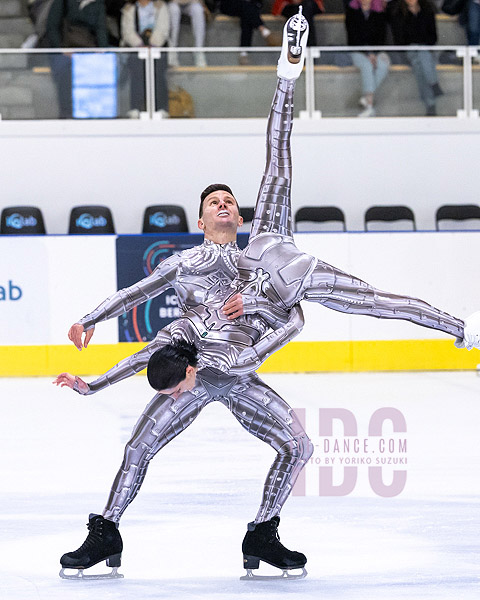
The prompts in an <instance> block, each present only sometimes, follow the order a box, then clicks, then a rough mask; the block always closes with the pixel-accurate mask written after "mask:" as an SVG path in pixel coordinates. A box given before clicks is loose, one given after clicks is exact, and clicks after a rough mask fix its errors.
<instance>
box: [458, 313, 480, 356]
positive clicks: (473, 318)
mask: <svg viewBox="0 0 480 600" xmlns="http://www.w3.org/2000/svg"><path fill="white" fill-rule="evenodd" d="M455 346H456V347H457V348H466V349H467V350H472V348H480V311H478V312H474V313H473V315H470V316H469V317H467V318H466V319H465V327H464V329H463V339H460V338H458V339H457V341H456V342H455Z"/></svg>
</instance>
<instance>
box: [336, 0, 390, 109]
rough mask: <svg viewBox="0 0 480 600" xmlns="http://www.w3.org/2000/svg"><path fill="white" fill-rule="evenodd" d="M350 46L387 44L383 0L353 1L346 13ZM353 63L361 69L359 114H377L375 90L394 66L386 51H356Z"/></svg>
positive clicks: (353, 55) (353, 53) (353, 54)
mask: <svg viewBox="0 0 480 600" xmlns="http://www.w3.org/2000/svg"><path fill="white" fill-rule="evenodd" d="M345 25H346V28H347V38H348V45H349V46H382V45H384V44H385V36H386V29H387V21H386V15H385V3H384V2H383V0H351V2H350V3H349V5H348V6H347V10H346V13H345ZM352 60H353V64H354V65H355V66H356V67H358V69H360V75H361V78H362V95H361V96H360V99H359V104H360V105H361V106H362V107H363V110H362V111H361V112H360V114H359V115H358V116H359V117H374V116H375V108H374V107H373V102H374V97H375V92H376V91H377V89H378V88H379V87H380V85H381V84H382V82H383V81H384V79H385V77H386V76H387V74H388V70H389V68H390V59H389V58H388V55H387V54H386V53H385V52H370V51H369V52H352Z"/></svg>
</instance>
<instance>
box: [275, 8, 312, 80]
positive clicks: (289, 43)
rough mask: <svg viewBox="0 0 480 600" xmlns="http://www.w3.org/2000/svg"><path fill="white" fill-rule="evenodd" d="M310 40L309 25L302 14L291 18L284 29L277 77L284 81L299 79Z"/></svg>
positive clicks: (300, 12)
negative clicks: (308, 40)
mask: <svg viewBox="0 0 480 600" xmlns="http://www.w3.org/2000/svg"><path fill="white" fill-rule="evenodd" d="M307 39H308V23H307V19H305V17H304V16H303V14H302V7H301V6H300V7H299V9H298V14H296V15H293V17H290V19H288V21H287V22H286V23H285V27H284V28H283V43H282V52H281V54H280V58H279V59H278V66H277V75H278V77H281V78H282V79H298V77H300V74H301V72H302V69H303V64H304V62H305V48H306V46H307Z"/></svg>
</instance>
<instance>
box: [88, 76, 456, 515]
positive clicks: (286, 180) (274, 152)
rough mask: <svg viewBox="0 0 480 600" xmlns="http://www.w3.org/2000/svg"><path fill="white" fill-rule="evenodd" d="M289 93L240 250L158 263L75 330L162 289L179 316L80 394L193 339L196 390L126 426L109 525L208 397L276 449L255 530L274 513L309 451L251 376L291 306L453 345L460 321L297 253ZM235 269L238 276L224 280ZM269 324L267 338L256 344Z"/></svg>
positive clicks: (278, 113)
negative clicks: (371, 319) (307, 303)
mask: <svg viewBox="0 0 480 600" xmlns="http://www.w3.org/2000/svg"><path fill="white" fill-rule="evenodd" d="M294 87H295V81H293V80H284V79H279V80H278V84H277V89H276V93H275V97H274V101H273V105H272V110H271V113H270V118H269V124H268V131H267V166H266V170H265V174H264V177H263V181H262V184H261V187H260V192H259V197H258V200H257V207H256V212H255V217H254V220H253V223H252V231H251V235H250V240H249V245H248V246H247V248H246V249H245V250H244V251H243V253H242V254H240V252H239V250H238V248H237V246H236V245H235V244H226V245H223V246H222V245H218V244H214V243H212V242H209V241H205V242H204V244H203V245H202V246H200V247H197V248H193V249H191V250H187V251H185V252H182V253H181V254H179V255H176V256H173V257H171V258H169V259H167V260H166V261H164V262H163V263H161V264H160V265H159V266H158V267H157V268H156V270H155V271H154V272H153V273H152V275H150V276H149V277H147V278H146V279H144V280H142V281H141V282H139V283H138V284H136V285H134V286H132V287H130V288H128V289H125V290H121V291H119V292H117V293H116V294H115V295H114V296H112V297H111V298H109V299H107V300H106V301H105V302H104V303H103V304H101V305H100V306H99V307H98V308H97V309H96V310H95V311H94V312H93V313H91V314H90V315H87V316H86V317H85V318H84V319H82V320H81V321H80V323H81V324H83V326H84V328H85V329H88V328H89V327H91V326H93V325H94V324H95V323H97V322H99V321H102V320H104V319H107V318H113V317H116V316H119V315H120V314H122V313H123V312H124V311H127V310H130V309H131V308H133V307H134V306H136V305H137V304H139V303H140V302H144V301H146V300H147V299H149V298H152V297H154V296H156V295H158V294H160V293H162V292H163V291H164V290H165V289H166V288H167V287H170V286H172V287H174V288H175V290H176V292H177V296H178V298H179V304H180V306H181V308H182V309H183V310H184V311H185V312H184V314H183V315H182V317H180V319H178V320H177V321H175V322H174V323H172V324H170V325H169V326H168V327H167V328H166V329H164V330H162V331H161V332H159V334H158V335H157V337H156V338H155V340H154V341H153V342H151V343H150V344H148V345H147V346H146V347H145V348H144V349H143V350H141V351H140V352H138V353H136V354H134V355H133V356H131V357H130V358H128V359H125V360H124V361H121V362H120V363H119V364H118V365H116V366H115V367H113V368H112V369H111V370H110V371H109V372H107V373H106V374H105V375H103V376H101V377H100V378H99V379H97V380H96V381H94V382H93V383H91V384H90V392H89V393H94V392H96V391H98V390H100V389H102V388H103V387H105V386H107V385H110V384H112V383H115V382H117V381H120V380H121V379H124V378H125V377H128V376H130V375H132V374H134V373H136V372H138V371H140V370H142V369H143V368H145V366H146V365H147V363H148V359H149V357H150V356H151V354H152V353H153V352H154V351H155V350H157V349H158V348H159V347H161V346H163V345H164V344H166V343H168V342H169V341H170V340H171V339H172V338H173V339H174V338H175V337H177V336H180V337H183V338H186V339H189V340H190V341H195V343H196V344H197V346H198V347H199V351H200V367H201V369H200V370H199V372H198V374H197V384H196V386H195V388H194V389H193V390H192V391H190V392H185V393H184V394H182V395H181V396H180V397H179V398H178V399H176V400H174V399H172V398H171V397H169V396H165V395H161V394H157V395H156V396H155V397H154V398H153V400H152V401H151V402H150V404H149V405H148V406H147V407H146V409H145V411H144V413H143V414H142V416H141V417H140V419H139V421H138V423H137V424H136V426H135V428H134V432H133V435H132V438H131V440H130V441H129V442H128V444H127V446H126V449H125V456H124V460H123V463H122V466H121V468H120V470H119V472H118V474H117V477H116V479H115V481H114V484H113V487H112V490H111V493H110V497H109V499H108V502H107V505H106V507H105V510H104V512H103V516H104V517H106V518H107V519H110V520H113V521H119V520H120V517H121V516H122V514H123V512H124V510H125V509H126V507H127V506H128V504H129V503H130V502H131V501H132V500H133V499H134V497H135V495H136V494H137V492H138V490H139V488H140V486H141V484H142V482H143V479H144V477H145V474H146V471H147V468H148V464H149V461H150V459H151V458H152V457H153V456H154V455H155V454H156V453H157V452H158V451H159V450H160V449H161V448H163V446H165V445H166V444H167V443H168V442H169V441H171V440H172V439H173V438H174V437H175V436H176V435H178V434H179V433H180V432H182V431H183V430H184V429H186V427H188V425H189V424H190V423H192V422H193V420H194V419H195V418H196V417H197V415H198V414H199V413H200V411H201V410H202V409H203V408H204V406H206V404H208V403H210V402H212V401H216V400H218V401H220V402H222V403H223V404H225V406H227V408H229V410H230V411H231V412H232V413H233V414H234V416H235V417H236V418H237V419H238V420H239V422H240V423H241V425H242V426H243V427H245V428H246V429H247V430H248V431H250V432H251V433H252V434H253V435H255V436H256V437H259V438H260V439H262V440H264V441H266V442H267V443H269V444H270V445H271V446H272V447H273V448H274V449H275V450H276V451H277V457H276V459H275V461H274V463H273V465H272V467H271V469H270V471H269V474H268V476H267V480H266V482H265V487H264V493H263V499H262V503H261V506H260V509H259V511H258V514H257V517H256V521H257V522H261V521H267V520H269V519H271V518H272V517H274V516H276V515H278V514H279V512H280V510H281V508H282V505H283V503H284V502H285V500H286V499H287V497H288V495H289V493H290V491H291V489H292V486H293V484H294V482H295V480H296V478H297V476H298V474H299V473H300V471H301V469H302V467H303V466H304V464H305V462H306V460H308V458H309V457H310V456H311V454H312V445H311V443H310V440H309V439H308V437H307V436H306V434H305V432H304V430H303V428H302V426H301V424H300V422H299V421H298V419H297V417H296V416H295V413H294V412H293V411H292V409H291V408H290V407H289V406H288V405H287V404H286V403H285V402H284V401H283V400H282V399H281V398H280V397H279V396H278V395H277V394H276V393H275V392H274V391H273V390H271V389H270V388H269V387H268V386H266V385H265V384H264V383H263V382H261V380H260V379H259V378H258V377H257V375H256V374H255V373H249V370H251V369H252V367H256V366H258V365H259V364H260V363H261V362H263V360H265V358H266V357H267V356H268V355H269V354H270V353H271V352H272V351H274V350H276V349H278V348H279V347H280V346H282V345H283V344H284V343H286V342H287V341H288V340H289V339H291V337H293V335H294V334H295V333H296V332H297V331H298V330H299V329H300V327H301V324H302V317H301V312H300V309H299V308H298V307H297V306H296V304H297V303H298V302H299V301H300V300H302V299H305V300H312V301H315V302H319V303H321V304H323V305H324V306H326V307H328V308H332V309H334V310H338V311H342V312H349V313H355V314H363V315H370V316H375V317H383V318H394V319H404V320H408V321H412V322H414V323H417V324H419V325H423V326H425V327H430V328H434V329H439V330H442V331H444V332H446V333H450V334H452V335H454V336H456V337H458V338H463V326H464V323H463V321H461V320H460V319H456V318H454V317H452V316H450V315H448V314H446V313H443V312H441V311H439V310H438V309H436V308H434V307H432V306H430V305H429V304H427V303H426V302H423V301H422V300H419V299H416V298H410V297H407V296H396V295H393V294H389V293H385V292H380V291H378V290H376V289H374V288H373V287H372V286H370V285H368V284H366V283H364V282H363V281H361V280H359V279H357V278H355V277H353V276H351V275H347V274H346V273H344V272H342V271H340V270H338V269H336V268H335V267H332V266H330V265H327V264H326V263H323V262H322V261H320V260H318V259H316V258H314V257H312V256H310V255H307V254H305V253H303V252H301V251H299V250H298V249H297V248H296V247H295V245H294V243H293V236H292V217H291V207H290V185H291V155H290V134H291V126H292V119H293V92H294ZM237 261H238V277H237V279H236V280H235V281H233V282H232V280H233V279H234V277H235V275H236V266H237ZM231 282H232V283H231ZM237 291H239V292H241V293H242V294H243V295H244V308H245V313H247V314H245V315H244V316H243V317H240V318H238V319H236V320H235V323H232V322H231V321H228V320H227V319H226V318H225V317H224V316H223V314H222V313H221V312H220V309H221V306H222V305H223V303H224V302H225V300H226V298H227V297H228V296H230V295H232V294H233V293H236V292H237ZM288 309H291V310H290V313H289V314H288V313H287V312H286V311H287V310H288ZM287 314H288V320H287ZM267 325H269V326H270V327H272V328H273V332H271V333H269V334H267V335H264V334H265V332H266V329H267ZM262 336H263V337H262Z"/></svg>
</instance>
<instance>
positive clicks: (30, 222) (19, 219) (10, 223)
mask: <svg viewBox="0 0 480 600" xmlns="http://www.w3.org/2000/svg"><path fill="white" fill-rule="evenodd" d="M5 224H6V226H7V227H12V229H23V228H24V227H35V226H36V224H37V219H36V218H35V217H34V216H33V215H30V216H29V217H24V216H22V215H19V214H18V213H12V214H11V215H9V216H8V217H7V218H6V221H5Z"/></svg>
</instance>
